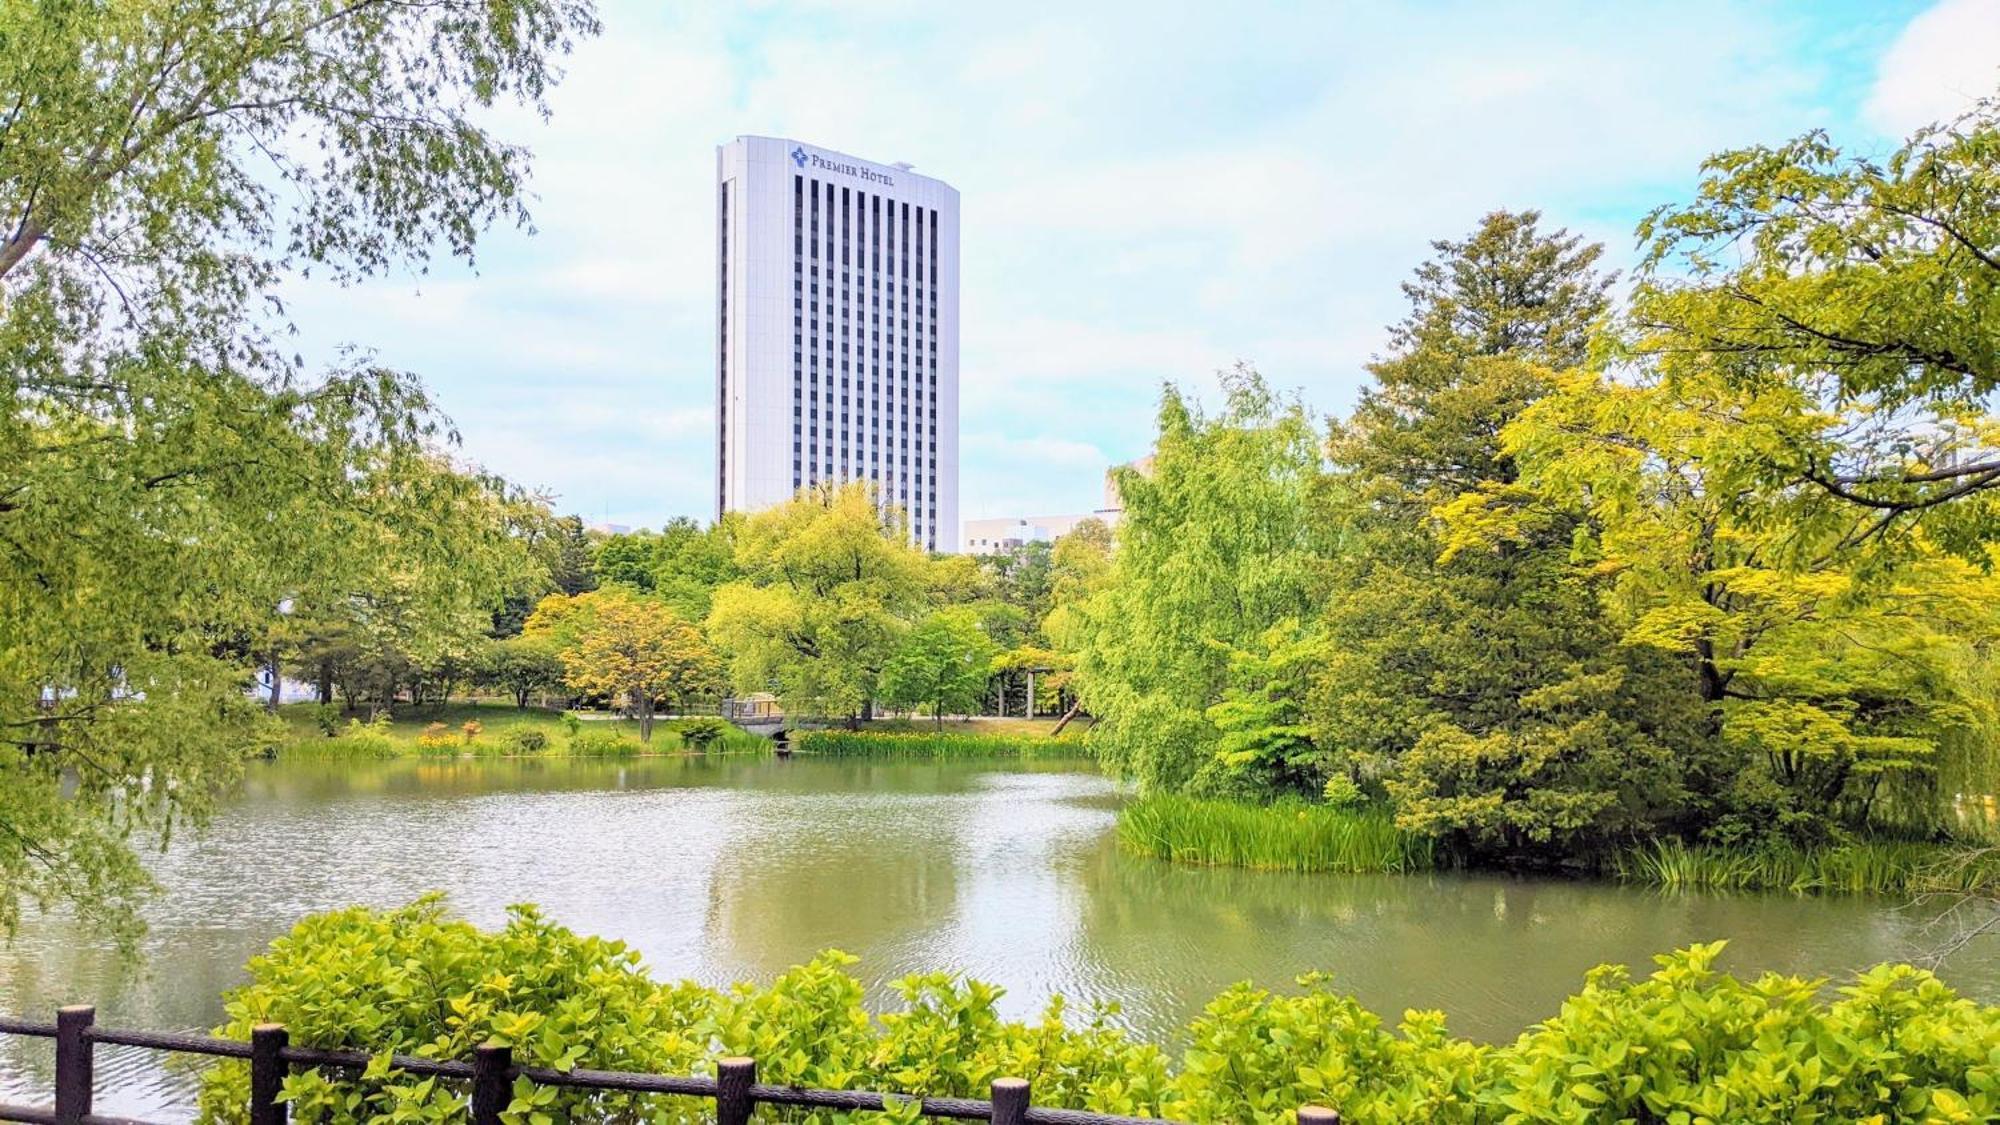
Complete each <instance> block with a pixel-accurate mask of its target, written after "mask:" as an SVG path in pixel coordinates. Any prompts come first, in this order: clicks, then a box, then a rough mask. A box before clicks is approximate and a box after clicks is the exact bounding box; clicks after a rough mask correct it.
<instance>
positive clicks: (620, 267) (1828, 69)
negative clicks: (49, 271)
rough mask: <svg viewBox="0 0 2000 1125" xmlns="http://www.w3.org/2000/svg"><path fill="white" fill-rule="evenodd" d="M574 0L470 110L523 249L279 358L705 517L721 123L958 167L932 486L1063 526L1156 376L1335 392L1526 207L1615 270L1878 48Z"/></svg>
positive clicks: (319, 331)
mask: <svg viewBox="0 0 2000 1125" xmlns="http://www.w3.org/2000/svg"><path fill="white" fill-rule="evenodd" d="M601 6H602V15H603V18H604V22H605V25H606V33H605V35H604V36H603V37H601V38H599V39H597V40H594V41H591V42H589V43H585V44H583V45H581V46H580V47H579V49H578V51H577V54H576V55H575V56H574V57H573V58H572V59H571V60H570V61H569V65H568V68H567V69H568V78H567V79H566V81H565V82H564V83H563V84H562V85H561V86H560V87H558V88H557V89H556V90H555V91H554V93H553V95H552V97H551V106H552V110H553V116H552V119H551V120H550V121H548V122H546V123H544V122H542V121H541V120H539V119H538V118H535V117H533V116H532V115H525V114H512V115H503V116H502V117H501V118H500V120H499V121H498V123H497V124H496V126H495V127H496V130H497V131H498V132H499V133H500V134H501V135H502V136H504V137H506V138H507V139H509V140H516V141H520V142H522V143H524V144H526V145H528V146H529V147H530V148H531V149H532V150H533V151H534V152H535V155H536V170H535V175H534V181H533V188H534V191H535V195H536V202H535V206H534V211H535V221H536V228H537V230H536V232H535V233H534V234H533V235H532V236H530V235H528V234H526V233H522V232H514V231H498V232H494V233H493V235H492V236H491V237H490V238H489V239H488V240H487V241H486V243H484V244H483V245H482V248H481V256H480V268H479V272H478V273H477V274H476V275H472V274H468V273H465V272H464V271H453V270H450V269H440V270H439V272H438V273H437V274H436V275H435V276H432V277H429V278H425V279H423V280H422V281H421V283H420V284H419V283H415V282H412V281H411V280H410V279H408V278H399V279H389V280H385V281H382V282H379V283H371V284H369V285H365V286H361V287H358V288H356V289H352V290H330V289H323V288H315V287H313V286H301V287H299V289H298V292H297V294H296V295H295V300H296V302H297V305H298V308H299V310H300V317H299V319H300V323H301V324H302V325H305V326H306V329H307V331H306V333H305V337H304V340H305V344H306V345H308V346H309V347H310V348H312V349H314V350H318V351H326V350H329V349H331V348H332V347H334V346H336V345H337V344H339V343H341V342H345V341H350V340H358V341H360V342H363V343H366V344H369V345H371V346H374V347H375V348H376V349H377V350H378V351H379V353H380V354H381V356H382V358H383V360H384V361H385V362H389V363H391V364H394V365H396V366H401V367H407V368H409V369H412V370H415V371H417V372H419V373H420V374H422V375H423V376H424V377H425V378H426V380H427V381H428V382H429V384H430V385H431V387H432V388H433V390H434V392H435V394H436V396H437V398H438V399H439V400H440V401H441V402H442V403H443V405H444V406H445V408H446V409H447V410H448V411H449V412H450V413H451V414H452V415H453V416H454V418H455V419H456V421H457V422H458V423H459V427H460V429H461V430H462V431H463V432H464V433H465V434H466V442H467V447H468V450H469V451H470V452H472V453H473V454H474V455H476V456H478V457H479V458H480V459H481V460H482V461H484V462H486V463H487V464H488V465H489V466H490V467H491V468H493V469H495V470H497V471H500V472H503V473H506V474H508V475H510V476H512V477H514V478H516V479H518V480H520V481H522V482H523V483H528V484H541V485H547V486H550V487H553V488H555V489H557V490H559V491H560V492H561V493H562V494H563V496H564V498H565V503H567V504H569V505H572V506H574V507H575V508H577V509H578V510H579V511H581V512H583V513H584V514H586V515H589V516H591V517H592V518H604V517H605V516H606V515H609V516H610V517H611V518H614V519H617V520H619V521H620V522H626V523H634V524H649V525H651V524H658V523H659V522H661V521H662V520H664V519H665V518H667V517H668V516H672V515H676V514H690V515H698V516H705V515H707V514H708V513H709V511H710V506H711V505H712V503H713V499H712V497H713V482H712V480H711V474H712V467H711V466H712V460H713V455H714V454H713V448H712V445H711V441H712V438H711V435H710V425H711V423H710V419H711V417H712V411H713V409H714V402H713V400H714V379H715V376H714V370H713V354H714V346H713V324H712V319H713V316H714V309H713V301H714V284H715V279H714V273H713V271H714V208H715V196H714V184H713V177H714V167H715V156H714V146H715V145H716V144H717V143H719V142H723V141H726V140H728V139H730V138H731V137H733V136H735V135H737V134H740V133H766V134H773V135H781V136H797V137H801V138H803V139H807V140H810V141H813V142H815V143H818V144H822V145H825V146H826V147H829V148H834V149H840V150H844V151H849V152H854V153H857V154H859V155H863V156H866V157H869V158H871V159H877V160H883V161H893V160H908V161H911V162H913V163H915V164H916V165H917V167H918V168H919V169H920V170H922V171H925V172H927V173H930V174H933V175H936V176H939V177H941V178H943V179H946V180H948V181H950V182H951V183H952V184H954V185H955V186H956V187H958V188H959V189H960V191H961V193H962V200H963V208H964V219H963V222H964V225H963V247H962V259H963V267H962V269H963V277H962V309H961V321H962V334H963V335H962V341H961V394H960V399H961V411H962V415H961V419H962V427H961V429H962V434H963V440H962V447H963V449H962V458H961V461H962V464H961V471H960V491H961V507H962V509H963V511H964V512H965V513H966V514H968V515H972V514H993V515H1002V514H1007V511H1008V510H1010V509H1009V508H1005V507H1001V506H1002V505H1010V506H1015V507H1018V508H1020V509H1024V510H1027V511H1031V512H1036V511H1038V512H1058V511H1065V510H1087V509H1089V508H1090V507H1092V506H1094V504H1095V503H1097V500H1098V496H1099V493H1100V490H1101V479H1100V475H1101V471H1102V468H1103V467H1104V465H1105V464H1107V463H1109V462H1112V461H1121V460H1125V459H1128V458H1130V457H1133V456H1136V455H1138V454H1139V453H1142V452H1144V450H1145V448H1146V446H1147V445H1148V443H1149V442H1150V437H1151V429H1152V421H1153V413H1154V408H1155V406H1156V404H1157V399H1158V393H1159V387H1160V384H1161V383H1162V382H1164V381H1174V382H1178V383H1182V384H1186V385H1190V386H1191V387H1193V388H1197V389H1199V388H1203V387H1205V386H1206V385H1207V384H1208V382H1209V377H1210V375H1211V373H1212V372H1214V371H1216V370H1217V369H1220V368H1225V367H1227V366H1229V365H1230V364H1231V363H1233V362H1234V361H1236V360H1237V359H1239V358H1240V359H1246V360H1250V361H1252V362H1254V363H1256V364H1257V365H1259V366H1260V367H1261V368H1262V370H1263V371H1264V373H1265V374H1266V376H1267V377H1268V378H1270V379H1271V381H1272V382H1273V383H1274V384H1276V385H1278V386H1281V387H1287V388H1292V387H1296V388H1300V389H1302V391H1303V392H1304V394H1305V396H1306V398H1307V400H1308V402H1309V404H1310V405H1312V406H1313V407H1314V408H1316V409H1317V410H1319V411H1321V412H1329V411H1339V410H1344V409H1345V408H1346V407H1347V406H1348V405H1349V404H1350V403H1351V402H1352V399H1353V396H1354V394H1355V392H1356V390H1357V388H1358V387H1359V386H1360V385H1361V384H1362V383H1363V381H1364V379H1365V377H1366V376H1365V371H1364V365H1365V363H1366V362H1367V360H1368V358H1369V357H1370V355H1371V354H1373V353H1374V352H1375V351H1376V350H1378V349H1379V348H1380V346H1381V342H1382V340H1383V332H1382V327H1383V325H1385V324H1387V323H1389V322H1391V321H1393V320H1395V319H1396V318H1397V317H1398V315H1400V311H1401V308H1400V306H1401V303H1402V298H1401V296H1400V294H1399V292H1398V290H1397V282H1399V281H1400V280H1402V279H1403V278H1404V277H1406V276H1407V275H1408V272H1409V271H1410V269H1411V268H1412V267H1414V266H1415V265H1416V264H1417V263H1418V262H1420V261H1421V260H1422V259H1423V258H1424V257H1426V256H1427V255H1428V253H1429V250H1428V245H1427V244H1428V241H1429V240H1430V239H1434V238H1441V237H1448V236H1454V235H1457V234H1460V233H1463V232H1464V231H1466V230H1468V229H1470V228H1471V226H1472V225H1473V224H1474V223H1475V222H1477V220H1478V218H1479V216H1480V215H1481V214H1482V213H1483V212H1485V211H1488V210H1492V209H1494V208H1499V207H1528V206H1538V207H1542V208H1543V209H1544V210H1545V211H1546V212H1547V216H1548V219H1547V221H1548V223H1549V224H1550V225H1552V226H1554V225H1567V226H1570V227H1571V228H1573V229H1578V230H1582V231H1586V232H1589V233H1590V234H1592V235H1593V236H1596V235H1598V234H1600V233H1609V234H1610V235H1612V236H1614V237H1615V238H1616V239H1618V240H1619V241H1614V242H1613V243H1612V257H1613V258H1614V259H1617V260H1620V261H1624V260H1629V253H1630V247H1629V243H1628V242H1624V241H1623V240H1624V239H1625V238H1626V232H1629V230H1630V229H1631V226H1632V223H1633V222H1634V221H1635V220H1636V219H1637V218H1638V216H1639V215H1641V214H1643V213H1644V212H1645V210H1647V209H1648V208H1650V207H1651V206H1653V205H1655V204H1658V203H1662V202H1667V201H1670V200H1672V199H1674V198H1677V197H1680V196H1683V195H1685V193H1686V190H1687V186H1688V185H1689V184H1690V183H1691V182H1692V181H1693V177H1694V174H1695V171H1696V166H1697V164H1698V162H1699V161H1700V159H1701V158H1702V157H1703V156H1704V155H1706V154H1707V153H1709V152H1712V151H1715V150H1717V149H1720V148H1725V147H1732V146H1736V145H1741V144H1746V143H1754V142H1758V141H1768V140H1775V139H1780V138H1782V137H1785V136H1790V135H1792V134H1795V133H1797V132H1800V131H1802V130H1803V129H1805V128H1809V127H1812V126H1816V125H1821V124H1835V125H1839V124H1841V123H1842V122H1841V121H1840V120H1839V119H1838V115H1837V113H1836V112H1835V111H1830V110H1829V109H1828V108H1827V106H1828V103H1829V96H1830V92H1833V91H1840V90H1849V89H1858V88H1860V87H1861V86H1862V85H1863V84H1864V80H1865V77H1864V78H1857V77H1856V74H1857V68H1859V72H1860V73H1862V74H1864V76H1865V74H1867V73H1872V72H1871V71H1868V69H1867V68H1870V67H1873V65H1874V64H1875V62H1876V55H1877V53H1878V52H1877V51H1876V50H1875V49H1874V44H1869V49H1868V50H1867V51H1866V52H1865V55H1853V57H1850V55H1851V54H1852V53H1851V52H1849V51H1847V50H1846V49H1844V48H1843V49H1842V50H1831V49H1829V48H1828V44H1829V43H1831V42H1833V41H1834V40H1835V39H1837V38H1838V37H1840V36H1843V35H1847V36H1852V35H1855V34H1857V33H1855V32H1854V31H1853V30H1852V29H1851V26H1850V25H1851V21H1849V22H1848V23H1843V21H1842V20H1841V18H1840V17H1839V16H1838V15H1837V14H1822V13H1821V12H1820V11H1819V10H1818V8H1817V6H1803V7H1802V8H1795V9H1783V8H1774V7H1770V6H1765V5H1754V4H1753V5H1742V4H1734V3H1725V2H1723V0H1689V2H1688V3H1685V4H1683V5H1678V6H1675V7H1673V8H1671V9H1669V8H1659V9H1646V8H1638V7H1632V6H1625V5H1616V6H1612V5H1600V4H1596V3H1592V2H1586V0H1573V2H1566V3H1560V2H1559V3H1550V4H1544V5H1537V6H1533V7H1521V6H1514V5H1492V4H1488V3H1475V2H1470V0H1463V2H1451V0H1444V2H1441V3H1438V4H1431V5H1425V6H1422V7H1411V8H1392V7H1389V6H1385V5H1375V4H1368V3H1361V2H1335V0H1329V2H1327V3H1322V4H1312V5H1291V4H1281V3H1257V2H1252V3H1249V4H1242V5H1229V6H1217V5H1210V4H1200V3H1193V2H1186V3H1173V2H1158V3H1147V4H1144V5H1141V4H1139V3H1137V2H1136V0H1125V2H1107V3H1105V4H1093V5H1078V4H1075V3H1056V2H1053V0H1048V2H1044V0H1022V2H1021V3H1018V4H1016V5H1014V6H1012V7H1010V9H1009V10H1008V12H1007V14H1006V17H1005V18H1004V19H1002V18H997V17H995V16H994V15H993V14H992V12H991V11H990V10H987V9H983V8H980V7H978V6H976V5H939V4H919V3H915V2H912V0H883V2H879V3H870V4H847V3H834V2H831V0H826V2H818V3H803V4H780V3H766V2H760V3H757V4H753V5H748V6H741V5H699V4H697V5H685V6H671V7H668V6H661V5H656V4H652V3H648V2H647V0H605V2H604V3H603V4H602V5H601ZM1948 6H1950V7H1954V8H1966V7H1969V5H1948ZM1930 18H1931V16H1926V17H1924V19H1930ZM1954 18H1960V19H1963V18H1964V17H1963V16H1962V15H1961V16H1958V17H1954ZM1922 22H1923V20H1919V21H1918V23H1922ZM1915 31H1916V24H1913V25H1912V30H1911V32H1910V34H1911V35H1914V34H1915ZM1875 37H1876V38H1877V39H1880V38H1885V36H1884V35H1882V34H1880V33H1877V34H1876V36H1875ZM1908 37H1909V36H1907V35H1906V36H1905V38H1908ZM1899 49H1900V44H1899ZM1892 53H1893V52H1892ZM1992 54H1993V52H1991V51H1989V52H1988V55H1989V57H1991V56H1992ZM1888 69H1889V66H1888V60H1884V72H1885V73H1886V72H1887V71H1888ZM1834 100H1836V101H1837V100H1838V99H1837V98H1836V99H1834ZM1830 118H1831V120H1830Z"/></svg>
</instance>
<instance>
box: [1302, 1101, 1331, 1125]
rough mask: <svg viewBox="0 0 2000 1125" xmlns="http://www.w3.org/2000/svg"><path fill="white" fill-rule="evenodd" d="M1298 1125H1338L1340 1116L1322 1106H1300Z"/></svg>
mask: <svg viewBox="0 0 2000 1125" xmlns="http://www.w3.org/2000/svg"><path fill="white" fill-rule="evenodd" d="M1299 1125H1340V1114H1338V1113H1335V1112H1334V1111H1333V1110H1330V1109H1326V1108H1324V1107H1322V1106H1316V1105H1309V1106H1302V1107H1300V1109H1299Z"/></svg>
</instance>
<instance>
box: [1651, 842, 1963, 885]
mask: <svg viewBox="0 0 2000 1125" xmlns="http://www.w3.org/2000/svg"><path fill="white" fill-rule="evenodd" d="M1613 870H1615V871H1616V872H1617V874H1618V877H1619V878H1621V879H1627V880H1630V881H1632V882H1637V883H1651V884H1653V885H1655V886H1660V887H1665V888H1668V889H1670V890H1696V889H1705V890H1730V891H1766V890H1783V891H1792V892H1794V893H1799V894H1803V893H1809V892H1846V893H1869V894H1902V893H1906V892H1911V891H1925V892H1934V891H1935V892H1950V893H1953V894H1970V893H1991V892H1993V891H1995V890H2000V859H1996V857H1995V856H1994V855H1993V854H1992V853H1991V852H1990V851H1984V850H1967V849H1964V848H1962V847H1959V846H1955V845H1949V844H1936V843H1928V842H1922V841H1915V840H1887V839H1865V840H1854V841H1846V842H1842V843H1835V844H1824V845H1820V846H1817V847H1800V846H1797V845H1792V844H1775V843H1765V844H1762V845H1758V846H1754V847H1752V846H1742V845H1734V846H1731V845H1721V844H1695V845H1690V844H1684V843H1682V842H1681V841H1679V840H1671V839H1669V840H1655V841H1653V842H1652V843H1650V844H1646V845H1642V846H1640V847H1637V848H1633V849H1631V850H1629V851H1626V852H1622V853H1620V854H1619V855H1618V856H1617V857H1616V859H1615V861H1614V863H1613Z"/></svg>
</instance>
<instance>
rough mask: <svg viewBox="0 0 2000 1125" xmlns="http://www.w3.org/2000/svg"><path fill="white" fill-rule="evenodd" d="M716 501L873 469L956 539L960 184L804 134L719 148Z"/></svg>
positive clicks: (855, 476)
mask: <svg viewBox="0 0 2000 1125" xmlns="http://www.w3.org/2000/svg"><path fill="white" fill-rule="evenodd" d="M715 163H716V209H717V217H718V220H719V223H718V230H717V236H716V252H717V260H718V266H719V268H718V279H717V302H716V326H717V340H716V344H717V347H716V446H717V448H716V479H717V491H718V496H717V501H716V507H717V511H718V512H725V511H755V510H757V509H759V508H765V507H769V506H771V505H773V504H777V503H780V502H782V501H784V500H787V499H790V498H791V497H792V496H793V495H794V494H795V493H796V492H797V491H798V490H799V489H801V488H804V487H807V486H809V485H815V484H819V483H821V482H824V481H832V482H839V483H844V482H847V481H854V480H867V481H872V482H874V483H875V485H876V486H877V488H878V490H879V496H880V498H881V501H882V503H883V505H884V507H885V508H886V507H890V506H894V507H900V508H901V509H903V511H904V512H906V513H907V514H908V517H909V525H910V536H911V540H912V541H913V542H914V543H916V544H917V545H918V546H920V547H924V548H926V549H929V550H940V549H942V550H946V551H952V550H956V549H957V547H958V192H957V191H956V190H955V189H953V188H952V187H951V186H950V185H949V184H945V183H942V182H940V181H938V180H933V179H931V178H929V177H928V176H919V175H917V174H916V173H915V172H912V171H911V170H910V169H909V167H908V166H907V165H901V164H895V165H882V164H874V163H870V162H869V161H866V160H862V159H859V158H857V157H853V156H847V155H844V154H841V153H837V152H832V151H829V150H827V149H823V148H815V147H813V146H812V145H808V144H801V143H799V142H797V141H791V140H780V139H777V138H774V137H738V138H736V140H734V141H732V142H730V143H729V144H726V145H722V146H720V147H719V148H717V150H716V161H715Z"/></svg>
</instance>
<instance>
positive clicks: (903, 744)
mask: <svg viewBox="0 0 2000 1125" xmlns="http://www.w3.org/2000/svg"><path fill="white" fill-rule="evenodd" d="M792 745H793V747H794V748H795V749H797V750H798V752H800V753H802V754H822V755H825V756H827V757H849V758H860V757H930V758H1088V757H1090V756H1091V755H1090V751H1089V750H1087V749H1086V748H1085V747H1084V744H1083V742H1082V741H1081V740H1079V739H1065V738H1050V737H1049V736H1047V735H1043V734H1028V735H1011V734H954V733H949V732H945V733H936V734H926V733H923V732H921V731H909V732H903V731H896V732H893V733H891V732H884V731H845V730H808V731H800V732H798V733H796V734H794V735H793V736H792Z"/></svg>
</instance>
